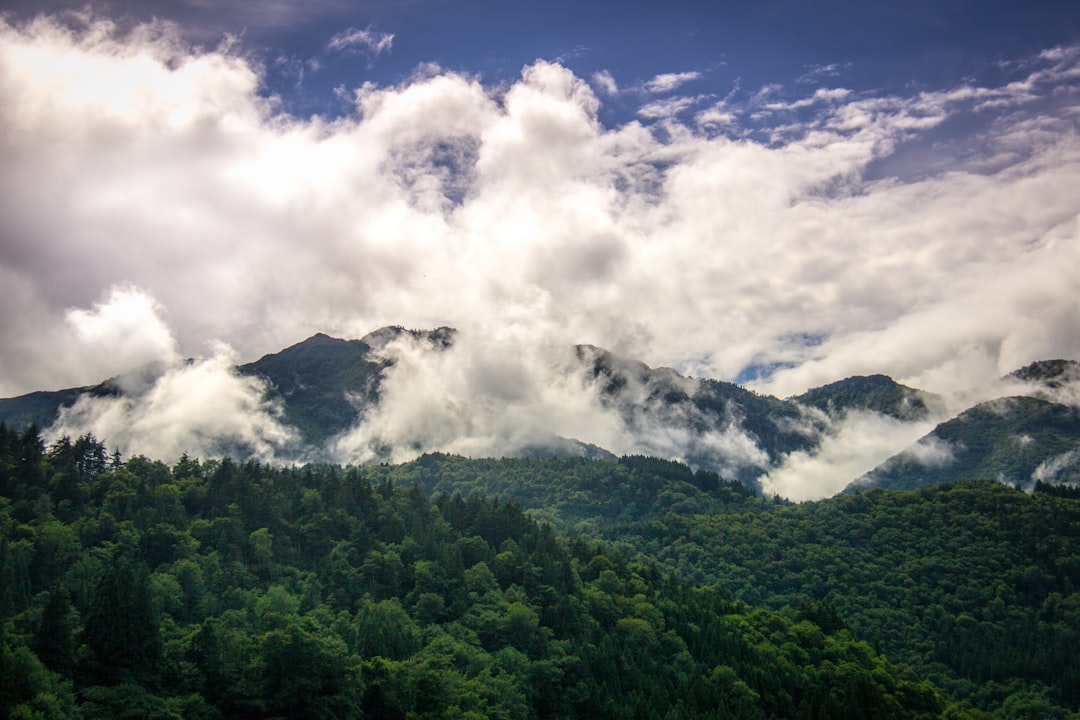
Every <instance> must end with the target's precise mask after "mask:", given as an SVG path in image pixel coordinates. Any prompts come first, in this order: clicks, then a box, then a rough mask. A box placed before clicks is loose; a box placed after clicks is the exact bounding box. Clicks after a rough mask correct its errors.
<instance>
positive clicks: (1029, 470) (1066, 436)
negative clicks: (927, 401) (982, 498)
mask: <svg viewBox="0 0 1080 720" xmlns="http://www.w3.org/2000/svg"><path fill="white" fill-rule="evenodd" d="M959 480H993V481H997V482H1004V483H1008V484H1011V485H1018V486H1021V487H1030V486H1031V485H1033V484H1034V483H1035V481H1037V480H1042V481H1044V482H1048V481H1053V482H1077V481H1080V410H1078V409H1077V408H1075V407H1070V406H1067V405H1062V404H1059V403H1054V402H1050V401H1048V400H1043V399H1041V398H1035V397H1022V396H1019V397H1006V398H999V399H997V400H991V401H989V402H985V403H981V404H979V405H976V406H975V407H973V408H971V409H969V410H966V411H964V412H963V413H961V414H960V415H959V416H957V417H956V418H953V419H952V420H949V421H948V422H944V423H942V424H940V425H938V426H937V427H936V428H935V429H934V430H933V431H932V432H931V433H929V434H928V435H926V436H925V437H923V438H922V439H921V440H919V441H918V442H917V443H916V444H915V445H913V446H912V447H910V448H908V449H907V450H905V451H904V452H902V453H900V454H898V455H896V456H894V457H892V458H890V459H889V460H887V461H885V462H884V463H883V464H882V465H880V466H878V467H877V468H875V469H874V470H872V471H870V472H869V473H867V474H866V475H864V476H863V477H861V478H859V479H857V480H856V481H854V482H853V483H852V484H851V485H850V486H849V487H848V490H849V491H850V490H857V489H860V488H867V487H880V488H886V489H890V490H910V489H914V488H918V487H925V486H927V485H933V484H939V483H949V482H956V481H959Z"/></svg>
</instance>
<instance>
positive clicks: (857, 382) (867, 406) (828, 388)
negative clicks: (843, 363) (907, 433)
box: [792, 375, 941, 420]
mask: <svg viewBox="0 0 1080 720" xmlns="http://www.w3.org/2000/svg"><path fill="white" fill-rule="evenodd" d="M792 399H793V400H795V401H796V402H798V403H800V404H802V405H806V406H809V407H815V408H817V409H819V410H821V411H823V412H825V413H826V414H828V415H830V416H834V417H835V416H839V415H843V414H844V413H846V412H848V411H849V410H871V411H873V412H877V413H881V414H882V415H888V416H890V417H894V418H897V419H899V420H922V419H924V418H926V417H927V416H928V415H929V414H930V412H931V408H932V407H934V406H937V405H940V403H941V398H940V397H939V396H937V395H934V394H933V393H928V392H925V391H923V390H916V389H915V388H910V387H907V386H906V385H901V384H900V383H898V382H896V381H895V380H893V379H892V378H891V377H888V376H887V375H856V376H854V377H849V378H847V379H845V380H840V381H838V382H834V383H829V384H828V385H822V386H821V387H817V388H814V389H812V390H808V391H806V392H805V393H803V394H802V395H799V396H797V397H794V398H792Z"/></svg>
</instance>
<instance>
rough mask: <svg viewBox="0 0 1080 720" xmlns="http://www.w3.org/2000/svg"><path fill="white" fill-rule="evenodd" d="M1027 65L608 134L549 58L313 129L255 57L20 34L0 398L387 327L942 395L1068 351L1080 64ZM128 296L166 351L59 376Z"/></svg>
mask: <svg viewBox="0 0 1080 720" xmlns="http://www.w3.org/2000/svg"><path fill="white" fill-rule="evenodd" d="M1023 60H1024V62H1023V63H1017V64H1015V65H1014V66H1012V67H1011V69H1008V73H1011V74H1012V75H1011V76H1010V77H1009V79H1008V81H1007V82H1003V83H1002V84H1001V85H1000V86H997V87H977V86H973V85H962V86H959V87H955V88H949V89H945V90H941V91H932V92H930V91H928V92H921V93H917V94H912V95H911V96H907V97H896V96H870V95H867V94H864V93H863V94H859V93H847V92H845V91H843V90H841V89H836V88H827V87H823V88H821V89H819V90H815V91H814V93H813V94H812V95H811V96H810V97H801V96H800V95H799V93H800V92H802V93H803V94H805V91H806V89H807V88H806V87H805V86H802V88H801V89H800V88H796V89H795V91H794V93H795V94H794V95H792V94H791V92H792V91H790V90H787V89H784V88H770V90H769V92H767V93H763V94H761V95H760V97H758V98H757V99H752V100H750V101H742V102H740V101H739V100H738V98H731V99H725V102H724V103H723V105H722V108H721V107H720V106H717V108H714V111H712V112H713V115H710V116H709V117H710V118H712V119H711V120H710V121H709V122H702V123H701V124H700V125H699V124H697V120H694V119H692V118H688V119H687V120H686V121H685V122H684V121H680V118H681V117H683V114H682V113H677V114H671V113H668V114H666V115H664V116H663V117H659V116H658V117H657V119H656V120H655V122H653V121H652V120H649V119H648V118H641V117H640V116H639V119H638V120H635V121H632V122H628V123H626V124H623V125H619V126H614V127H607V126H605V125H604V124H603V123H602V122H601V121H600V108H601V100H600V98H598V97H597V95H596V93H594V91H593V90H592V89H591V88H590V86H589V84H588V83H587V82H586V81H585V80H583V79H582V78H579V77H577V76H575V75H574V74H573V73H571V72H570V71H569V70H567V69H566V68H565V67H562V66H561V65H559V64H556V63H550V62H545V61H537V62H536V63H534V64H532V65H530V66H528V67H526V68H524V69H523V71H522V74H521V77H520V78H519V79H518V80H517V81H516V82H513V83H510V84H509V85H504V86H487V85H485V84H484V83H482V82H481V81H480V80H479V79H478V78H475V77H472V76H469V75H466V74H462V73H458V72H451V71H447V70H444V69H442V68H439V67H437V66H423V67H420V68H418V70H417V72H416V73H415V75H414V76H413V77H411V78H409V79H407V80H404V81H403V82H401V83H400V84H399V85H395V86H385V87H375V86H370V85H362V84H361V82H360V80H359V79H358V80H357V83H356V85H355V86H354V87H353V88H350V90H355V92H354V93H353V94H352V96H353V97H354V99H355V112H354V113H353V114H351V115H348V116H346V117H343V118H340V119H334V120H330V119H325V118H318V117H315V118H306V119H301V118H295V117H290V116H287V115H283V114H281V113H280V112H279V111H278V109H277V108H278V105H277V103H276V102H275V100H274V99H273V98H268V97H265V96H263V95H262V94H260V93H261V85H260V73H261V72H262V70H261V69H260V68H259V67H258V66H256V65H254V64H253V63H251V62H249V61H248V60H247V59H245V57H244V56H243V55H242V54H241V53H240V52H239V51H238V50H237V49H236V48H235V47H233V48H229V47H223V48H218V49H213V50H207V49H193V48H191V47H189V46H187V45H185V44H184V43H183V42H181V41H180V40H179V39H178V36H177V33H175V32H172V31H170V29H169V26H167V25H163V24H156V25H149V26H138V27H136V28H134V29H133V30H131V31H129V32H121V31H119V30H117V28H116V27H115V26H113V25H112V24H110V23H108V22H106V21H103V20H99V19H98V20H95V19H93V18H89V19H87V20H86V21H85V23H84V24H83V25H82V26H81V27H72V26H70V25H68V26H64V25H61V24H60V23H59V22H56V21H54V20H52V19H49V18H48V17H43V18H39V19H38V20H35V21H33V22H31V23H28V24H13V23H11V22H8V21H3V20H0V154H2V156H3V157H4V163H3V164H0V235H2V237H3V238H4V241H3V242H4V245H3V249H2V255H0V283H2V284H3V286H4V288H5V296H6V297H5V300H6V302H5V303H4V304H3V305H2V306H0V338H2V339H3V342H2V343H0V367H2V369H3V372H2V373H0V395H13V394H17V393H20V392H27V391H30V390H34V389H41V388H57V387H64V386H72V385H81V384H88V383H91V382H97V381H99V380H100V379H101V377H102V376H103V375H115V374H118V373H121V372H123V371H125V370H127V369H129V366H130V363H131V362H133V361H135V360H136V359H140V361H141V358H143V357H149V356H152V355H154V354H155V353H159V354H160V353H170V352H175V353H176V354H177V355H179V356H189V355H198V354H200V352H201V351H202V350H203V349H204V348H205V346H206V345H205V344H206V342H207V341H208V340H210V339H213V338H221V339H226V340H228V342H229V343H230V344H231V345H232V346H233V347H234V348H235V349H236V352H237V354H238V356H239V357H241V358H243V359H253V358H255V357H258V356H259V355H261V354H263V353H266V352H272V351H275V350H277V349H280V348H281V347H283V346H285V345H286V344H287V343H289V342H292V341H295V339H296V338H299V337H305V336H307V335H309V334H311V333H312V332H314V331H316V330H321V331H324V332H328V333H330V334H334V335H339V336H353V337H355V336H359V335H361V334H363V333H364V332H366V331H368V330H370V329H371V328H374V327H380V326H383V325H388V324H404V325H407V326H410V327H435V326H439V325H451V326H455V327H458V328H460V329H462V330H463V331H467V332H468V334H469V335H470V336H471V337H477V338H485V337H486V338H496V339H501V338H509V337H513V338H515V340H516V341H517V342H520V343H521V348H522V349H521V350H520V351H519V352H521V353H523V354H525V355H529V354H532V353H534V352H536V349H537V348H538V347H540V346H541V345H542V344H543V343H550V342H552V340H553V339H557V340H558V341H559V342H561V343H563V344H566V345H569V344H573V343H578V342H588V343H593V344H595V345H600V346H604V347H608V348H611V349H613V350H616V351H619V352H622V353H624V354H626V355H630V356H634V357H640V358H641V359H643V360H645V361H646V362H648V363H649V364H650V365H654V366H659V365H672V366H676V367H682V366H683V364H684V363H689V362H692V363H693V365H694V367H695V368H697V369H698V371H699V372H701V373H704V374H709V375H712V376H714V377H720V378H731V377H735V376H737V375H738V374H739V373H740V372H742V371H743V370H745V369H746V368H748V367H757V368H775V370H774V371H772V372H770V373H763V374H762V379H761V380H760V381H759V382H758V383H757V384H756V388H757V389H759V390H762V391H766V392H772V393H776V394H780V395H787V394H793V393H797V392H800V391H801V390H803V389H805V388H807V387H810V386H814V385H819V384H822V383H825V382H829V381H832V380H835V379H838V378H841V377H845V376H847V375H852V374H857V373H862V374H866V373H871V372H885V373H888V374H890V375H892V376H894V377H897V378H898V379H902V380H905V381H907V382H908V384H913V385H917V386H922V387H926V388H927V389H931V390H936V391H946V390H951V389H955V388H957V387H961V386H974V385H978V384H980V383H983V382H986V381H987V380H989V379H990V378H992V377H996V376H998V375H1000V374H1002V373H1003V372H1007V371H1009V370H1012V369H1015V368H1016V367H1019V366H1021V365H1023V364H1026V363H1028V362H1030V361H1032V360H1036V359H1039V358H1045V357H1080V327H1078V326H1077V324H1076V322H1075V318H1076V317H1077V316H1080V296H1078V295H1077V293H1076V292H1075V288H1076V287H1080V233H1078V227H1080V226H1078V220H1077V218H1078V216H1080V197H1078V196H1077V194H1076V192H1075V190H1074V188H1076V187H1077V186H1080V138H1078V135H1077V123H1078V122H1080V114H1078V113H1076V112H1075V106H1076V97H1077V94H1076V91H1077V68H1078V67H1080V53H1078V51H1077V49H1076V48H1069V47H1064V48H1058V49H1055V50H1054V51H1053V52H1048V53H1044V54H1042V55H1039V56H1036V57H1032V58H1025V59H1023ZM1003 72H1004V71H1003ZM596 77H600V78H602V77H605V76H603V75H597V76H596ZM673 78H674V79H671V80H665V81H664V83H667V84H669V85H671V89H674V88H675V87H677V83H681V82H683V81H687V80H689V79H690V78H689V77H688V76H682V75H677V74H676V75H675V76H673ZM821 79H823V80H827V79H828V77H827V75H822V76H821ZM594 82H598V81H595V80H594ZM605 85H606V83H605V82H602V81H599V86H600V87H604V86H605ZM657 88H658V89H660V86H659V85H658V86H657ZM609 91H610V89H609ZM785 93H788V95H786V96H785ZM769 103H772V104H774V105H775V106H776V108H777V109H773V110H769V109H768V108H766V107H765V105H767V104H769ZM780 108H786V109H780ZM721 110H722V112H721ZM703 112H706V113H707V112H710V111H704V110H703ZM717 113H719V114H717ZM687 114H688V115H689V113H687ZM714 116H715V117H714ZM703 117H704V116H703ZM961 127H963V128H968V127H973V128H976V131H975V132H974V134H970V135H967V136H965V138H964V139H963V140H955V139H954V140H953V141H950V142H945V141H943V140H942V135H945V136H947V135H948V134H949V132H951V129H955V128H961ZM930 133H937V134H936V135H934V136H933V137H931V136H930V135H929V134H930ZM931 142H933V143H936V144H937V145H936V147H938V148H939V151H938V152H937V153H936V156H935V163H934V164H933V166H932V167H929V168H926V167H923V168H921V172H908V171H907V170H906V168H909V167H910V164H905V163H906V160H905V158H911V157H919V150H920V149H921V148H925V147H928V146H929V144H930V143H931ZM110 287H119V288H124V287H139V288H142V289H144V290H145V291H146V292H147V293H148V294H149V295H150V296H152V297H153V298H155V302H157V303H158V304H159V306H160V308H161V309H162V311H163V313H164V314H166V315H167V318H168V326H169V327H170V328H171V330H172V335H173V336H174V337H175V347H173V348H171V349H170V348H168V347H165V346H162V345H160V343H155V341H154V339H153V337H152V335H151V336H146V337H144V338H143V339H142V340H140V341H139V343H135V344H133V345H130V346H127V345H124V344H123V342H120V345H118V347H123V348H125V349H124V350H123V352H118V353H116V354H115V355H114V356H112V357H110V356H109V354H108V353H97V354H96V355H95V353H94V352H91V351H90V350H84V351H83V355H84V356H85V357H86V358H89V359H90V360H91V362H86V363H81V362H68V361H65V360H64V359H63V358H64V357H66V356H65V351H66V349H67V348H69V347H70V346H71V345H72V342H73V340H72V337H73V326H72V324H71V320H70V319H71V318H72V317H75V318H76V319H79V318H80V317H81V319H82V320H83V321H89V320H90V319H92V317H93V313H95V312H98V313H100V312H102V311H101V310H94V309H93V308H94V306H95V303H103V305H102V307H105V306H109V303H110V302H112V301H111V300H110V299H109V296H108V295H104V296H103V295H102V293H103V292H108V288H110ZM119 307H120V306H119V305H118V306H117V308H119ZM70 308H89V310H87V311H86V312H89V313H91V315H88V316H85V317H82V316H77V315H76V316H71V315H70V313H69V310H70ZM87 327H89V326H87ZM140 337H142V336H140ZM807 337H813V338H815V341H814V342H813V343H808V342H806V341H805V338H807ZM492 372H494V371H492ZM461 387H462V388H464V387H466V385H462V386H461ZM509 405H510V406H511V407H513V403H510V404H509ZM440 412H444V413H449V414H452V412H453V411H452V410H451V409H446V408H443V409H440ZM495 416H497V414H496V415H495ZM495 416H493V417H495ZM590 417H591V416H590ZM385 422H386V423H388V425H387V427H397V426H399V425H400V424H401V423H406V424H407V422H414V420H408V418H407V417H402V418H399V419H397V420H394V421H393V422H391V420H390V419H387V420H385ZM415 422H419V419H416V420H415ZM395 423H397V424H395ZM600 427H601V428H604V427H606V426H604V425H602V424H601V425H600ZM481 430H483V428H481ZM574 430H575V428H574V427H572V426H571V427H569V428H568V429H567V434H568V435H570V434H571V431H574ZM485 432H486V431H485ZM606 432H607V430H603V431H602V432H598V433H597V436H602V435H604V434H605V433H606ZM612 432H615V431H612ZM489 434H490V433H489ZM483 435H484V433H483V432H478V433H477V434H476V437H482V436H483ZM581 437H582V438H583V439H585V434H582V435H581ZM718 442H719V440H718Z"/></svg>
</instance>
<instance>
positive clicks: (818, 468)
mask: <svg viewBox="0 0 1080 720" xmlns="http://www.w3.org/2000/svg"><path fill="white" fill-rule="evenodd" d="M808 412H812V411H808ZM941 420H942V418H941V417H929V418H926V419H923V420H918V421H905V420H901V419H898V418H894V417H890V416H887V415H882V414H880V413H876V412H872V411H866V410H852V411H849V412H848V413H846V414H845V415H844V416H843V417H841V418H839V419H836V420H828V419H826V418H819V421H820V422H822V423H823V424H824V429H823V431H822V433H821V436H820V441H819V443H818V444H817V445H816V446H815V447H814V449H813V450H811V451H803V450H799V451H796V452H792V453H790V454H788V455H787V456H786V457H784V459H783V461H782V462H781V463H780V466H779V467H777V468H775V469H772V470H770V471H769V472H768V473H767V474H765V475H764V476H763V477H762V478H761V485H762V488H763V489H764V490H765V491H766V492H768V493H772V494H775V495H779V496H781V497H785V498H787V499H789V500H794V501H797V502H798V501H803V500H818V499H820V498H823V497H829V496H831V495H835V494H836V493H838V492H840V491H841V490H843V489H844V488H845V487H847V486H848V484H850V483H851V482H852V481H853V480H855V479H856V478H858V477H861V476H862V475H864V474H866V473H867V472H869V471H870V470H872V469H874V468H875V467H877V466H878V465H880V464H881V463H883V462H884V461H885V460H887V459H888V458H890V457H893V456H894V455H897V454H898V453H901V452H903V451H907V452H923V449H924V448H922V447H921V446H919V445H917V444H915V443H916V441H917V440H919V439H920V438H922V437H923V436H924V435H926V434H927V433H928V432H930V431H931V430H933V428H934V426H935V425H936V424H937V423H938V422H940V421H941ZM913 444H914V445H913ZM915 447H920V450H919V451H913V450H912V448H915ZM934 449H937V450H940V448H933V449H932V448H929V447H926V448H925V453H923V454H922V455H919V458H920V459H923V458H925V459H926V461H927V462H928V463H929V462H932V460H931V456H932V455H933V452H932V451H933V450H934ZM939 456H940V453H939V454H938V455H934V457H939Z"/></svg>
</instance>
